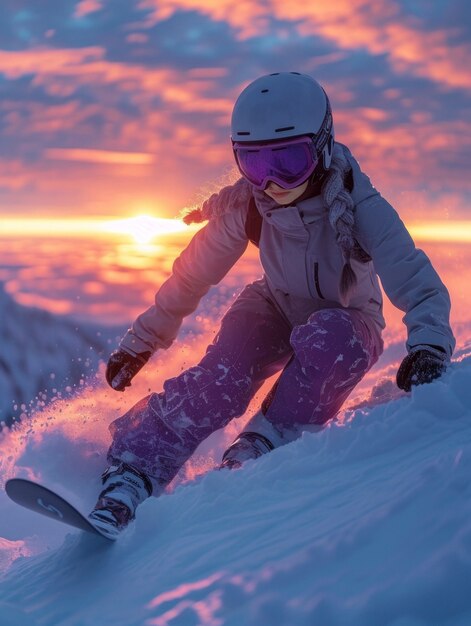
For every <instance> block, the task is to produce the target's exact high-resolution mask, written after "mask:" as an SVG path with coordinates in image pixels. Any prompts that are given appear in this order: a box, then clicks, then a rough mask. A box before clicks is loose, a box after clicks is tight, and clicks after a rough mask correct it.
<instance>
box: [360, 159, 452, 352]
mask: <svg viewBox="0 0 471 626" xmlns="http://www.w3.org/2000/svg"><path fill="white" fill-rule="evenodd" d="M349 161H350V164H351V166H352V170H353V182H354V185H353V191H352V196H353V200H354V202H355V205H356V211H355V236H356V238H357V240H358V243H359V244H360V245H361V247H362V248H363V249H364V250H365V251H366V252H368V254H369V255H370V256H371V258H372V260H373V264H374V267H375V271H376V273H377V274H378V276H379V278H380V279H381V283H382V285H383V288H384V291H385V293H386V295H387V296H388V298H389V299H390V300H391V302H392V303H393V304H394V306H396V307H397V308H398V309H400V310H401V311H403V312H404V313H405V316H404V317H403V321H404V323H405V325H406V327H407V335H408V337H407V349H408V350H410V349H411V348H412V347H413V346H416V345H421V344H426V345H434V346H439V347H441V348H443V349H444V350H445V352H446V354H447V355H448V357H451V355H452V353H453V350H454V347H455V339H454V336H453V332H452V330H451V327H450V321H449V319H450V308H451V304H450V296H449V293H448V290H447V289H446V287H445V285H444V284H443V282H442V281H441V279H440V277H439V276H438V274H437V272H436V271H435V269H434V268H433V266H432V263H431V262H430V260H429V258H428V257H427V255H426V254H425V253H424V252H423V251H422V250H419V249H418V248H416V246H415V244H414V241H413V240H412V237H411V236H410V234H409V232H408V230H407V228H406V227H405V225H404V224H403V222H402V221H401V219H400V218H399V215H398V214H397V213H396V211H395V210H394V209H393V207H392V206H391V205H390V204H389V203H388V202H387V201H386V200H385V199H384V198H383V197H382V196H381V195H380V194H379V193H378V191H377V190H376V189H375V188H374V187H373V185H372V184H371V182H370V179H369V178H368V177H367V176H366V175H365V174H364V173H363V172H362V171H361V170H360V167H359V165H358V163H357V161H356V160H355V159H354V158H353V157H352V156H351V154H350V155H349Z"/></svg>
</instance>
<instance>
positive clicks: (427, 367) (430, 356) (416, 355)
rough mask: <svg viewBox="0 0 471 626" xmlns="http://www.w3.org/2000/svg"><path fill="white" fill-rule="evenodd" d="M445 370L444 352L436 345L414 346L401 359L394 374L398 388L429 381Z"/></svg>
mask: <svg viewBox="0 0 471 626" xmlns="http://www.w3.org/2000/svg"><path fill="white" fill-rule="evenodd" d="M445 370H446V354H445V351H444V350H443V349H442V348H439V347H438V346H416V347H415V348H412V350H411V352H410V353H409V354H408V355H407V356H406V357H405V359H404V360H403V361H402V363H401V365H400V367H399V369H398V371H397V376H396V382H397V386H398V387H399V389H404V391H410V390H411V388H412V385H422V384H423V383H430V382H432V380H434V379H435V378H439V377H440V376H441V375H442V374H443V372H444V371H445Z"/></svg>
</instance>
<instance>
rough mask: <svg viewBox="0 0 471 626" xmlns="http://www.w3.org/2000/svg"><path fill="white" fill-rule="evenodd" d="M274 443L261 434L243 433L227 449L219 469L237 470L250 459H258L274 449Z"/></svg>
mask: <svg viewBox="0 0 471 626" xmlns="http://www.w3.org/2000/svg"><path fill="white" fill-rule="evenodd" d="M274 447H275V446H274V445H273V444H272V442H271V441H270V440H269V439H267V438H266V437H265V436H264V435H261V434H260V433H253V432H245V433H241V434H240V435H239V436H238V437H237V439H236V440H235V441H234V442H233V443H232V444H231V445H230V446H229V448H227V450H226V451H225V452H224V455H223V457H222V463H221V465H220V466H219V469H224V468H228V469H237V468H239V467H241V465H242V463H244V462H245V461H248V460H249V459H258V457H259V456H262V454H266V453H267V452H271V451H272V450H273V449H274Z"/></svg>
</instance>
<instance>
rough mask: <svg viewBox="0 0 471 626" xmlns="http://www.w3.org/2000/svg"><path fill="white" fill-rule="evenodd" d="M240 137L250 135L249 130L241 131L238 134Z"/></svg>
mask: <svg viewBox="0 0 471 626" xmlns="http://www.w3.org/2000/svg"><path fill="white" fill-rule="evenodd" d="M237 134H238V135H250V131H249V130H240V131H238V132H237Z"/></svg>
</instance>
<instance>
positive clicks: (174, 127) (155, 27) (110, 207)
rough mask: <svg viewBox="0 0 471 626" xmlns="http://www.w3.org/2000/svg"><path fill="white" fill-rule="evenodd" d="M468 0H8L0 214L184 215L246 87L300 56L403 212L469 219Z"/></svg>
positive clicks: (376, 179)
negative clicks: (233, 109)
mask: <svg viewBox="0 0 471 626" xmlns="http://www.w3.org/2000/svg"><path fill="white" fill-rule="evenodd" d="M470 34H471V4H470V3H469V2H468V0H451V1H447V2H444V1H440V2H430V1H429V0H414V1H412V0H374V1H373V0H337V1H336V2H332V1H330V0H329V1H327V0H322V1H318V2H305V1H304V0H291V1H287V0H264V1H260V2H252V1H247V0H238V1H237V2H234V0H230V1H229V0H81V1H77V0H41V2H37V1H34V0H2V2H1V7H0V217H2V218H3V219H6V218H19V217H34V218H40V219H44V218H49V217H58V218H64V217H67V218H73V219H77V218H80V217H82V216H88V217H98V216H102V217H106V216H113V217H115V216H121V217H127V216H132V215H136V214H139V213H146V214H149V215H153V216H157V217H172V216H174V215H176V214H178V213H179V211H180V210H181V208H182V207H184V206H189V205H192V204H195V203H197V202H198V201H200V200H201V199H203V198H204V197H205V196H206V194H208V193H210V192H213V191H214V190H215V189H216V188H217V186H218V185H220V184H221V182H222V181H223V180H227V178H228V176H229V175H230V172H231V170H232V168H233V160H232V153H231V149H230V141H229V122H230V114H231V110H232V106H233V102H234V100H235V98H236V97H237V95H238V94H239V92H240V91H241V89H242V88H243V87H244V86H245V85H246V84H247V83H248V82H250V81H251V80H253V79H254V78H256V77H257V76H259V75H261V74H265V73H269V72H274V71H283V70H293V71H301V72H306V73H309V74H311V75H313V76H314V77H316V78H317V79H318V80H319V81H320V82H321V83H322V84H323V86H324V87H325V89H326V91H327V92H328V94H329V96H330V98H331V101H332V105H333V111H334V122H335V128H336V137H337V139H338V140H339V141H342V142H343V143H346V144H348V145H349V147H350V148H351V150H352V152H353V154H354V155H355V156H356V157H357V158H358V159H359V160H360V162H361V165H362V167H363V169H364V170H365V171H366V172H367V173H368V174H369V175H370V177H371V178H372V181H373V183H374V184H375V185H376V186H377V187H378V189H379V190H380V191H381V192H382V193H383V195H385V196H386V197H387V198H388V199H389V200H390V201H391V202H392V203H393V204H394V205H395V206H396V208H398V210H399V211H400V212H401V214H403V215H404V216H405V217H406V219H408V220H411V221H422V220H427V221H430V220H441V221H447V220H468V219H471V211H470V200H471V176H470V164H471V71H470V66H471V38H470Z"/></svg>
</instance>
